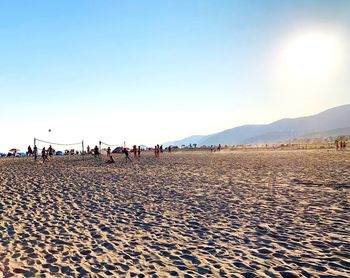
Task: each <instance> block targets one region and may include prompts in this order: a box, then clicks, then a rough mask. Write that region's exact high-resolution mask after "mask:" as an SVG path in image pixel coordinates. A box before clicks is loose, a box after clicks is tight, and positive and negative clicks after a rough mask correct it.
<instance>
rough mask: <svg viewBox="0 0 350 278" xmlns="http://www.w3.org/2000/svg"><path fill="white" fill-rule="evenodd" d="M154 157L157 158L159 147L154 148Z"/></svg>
mask: <svg viewBox="0 0 350 278" xmlns="http://www.w3.org/2000/svg"><path fill="white" fill-rule="evenodd" d="M154 157H155V158H159V145H158V144H157V145H155V146H154Z"/></svg>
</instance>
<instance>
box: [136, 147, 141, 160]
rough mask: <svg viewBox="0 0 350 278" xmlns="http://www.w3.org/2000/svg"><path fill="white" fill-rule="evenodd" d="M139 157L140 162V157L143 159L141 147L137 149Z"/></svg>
mask: <svg viewBox="0 0 350 278" xmlns="http://www.w3.org/2000/svg"><path fill="white" fill-rule="evenodd" d="M137 157H138V158H139V160H140V157H141V146H138V147H137Z"/></svg>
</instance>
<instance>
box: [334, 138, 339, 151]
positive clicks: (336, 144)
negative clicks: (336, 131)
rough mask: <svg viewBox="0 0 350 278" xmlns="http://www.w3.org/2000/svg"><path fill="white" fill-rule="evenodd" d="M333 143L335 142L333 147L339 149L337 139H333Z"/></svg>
mask: <svg viewBox="0 0 350 278" xmlns="http://www.w3.org/2000/svg"><path fill="white" fill-rule="evenodd" d="M334 144H335V149H336V150H339V144H338V140H337V139H335V141H334Z"/></svg>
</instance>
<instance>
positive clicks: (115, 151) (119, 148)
mask: <svg viewBox="0 0 350 278" xmlns="http://www.w3.org/2000/svg"><path fill="white" fill-rule="evenodd" d="M122 151H123V147H116V148H115V149H114V150H113V151H112V153H121V152H122Z"/></svg>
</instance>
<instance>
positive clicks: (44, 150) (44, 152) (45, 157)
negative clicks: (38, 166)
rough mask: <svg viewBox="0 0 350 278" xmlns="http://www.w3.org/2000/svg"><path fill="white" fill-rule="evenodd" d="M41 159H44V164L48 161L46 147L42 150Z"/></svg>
mask: <svg viewBox="0 0 350 278" xmlns="http://www.w3.org/2000/svg"><path fill="white" fill-rule="evenodd" d="M41 157H42V159H43V163H45V161H46V160H47V154H46V149H45V147H44V148H43V149H42V150H41Z"/></svg>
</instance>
